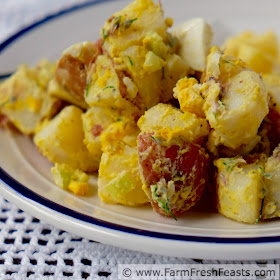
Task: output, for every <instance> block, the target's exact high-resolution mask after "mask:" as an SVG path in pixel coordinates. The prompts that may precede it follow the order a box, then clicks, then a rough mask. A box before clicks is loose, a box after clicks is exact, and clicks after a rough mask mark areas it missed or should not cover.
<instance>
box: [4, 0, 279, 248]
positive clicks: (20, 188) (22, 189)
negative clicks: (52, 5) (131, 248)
mask: <svg viewBox="0 0 280 280" xmlns="http://www.w3.org/2000/svg"><path fill="white" fill-rule="evenodd" d="M109 1H112V0H92V1H89V2H86V3H83V4H78V5H75V6H72V7H70V8H67V9H64V10H61V11H59V12H57V13H54V14H51V15H48V16H46V17H45V18H43V19H41V20H39V21H36V22H35V23H33V24H31V25H29V26H27V27H25V28H23V29H21V30H19V31H18V32H17V33H15V34H13V35H12V36H10V37H9V38H8V39H6V40H5V41H4V42H3V43H1V44H0V54H1V52H2V51H3V50H4V49H5V48H6V47H8V46H9V45H10V44H11V43H13V42H14V41H15V40H16V39H18V38H20V37H21V36H23V35H24V34H25V33H27V32H29V31H31V30H32V29H34V28H36V27H38V26H40V25H42V24H44V23H47V22H49V21H50V20H52V19H55V18H57V17H60V16H63V15H66V14H69V13H72V12H75V11H77V10H80V9H82V8H86V7H88V6H92V5H96V4H99V3H102V2H109ZM10 75H11V73H7V74H3V75H0V79H1V78H7V77H9V76H10ZM0 180H1V181H2V182H3V183H5V184H6V185H8V186H9V187H10V188H12V189H13V190H14V191H16V192H17V193H19V194H20V195H22V196H24V197H26V198H28V199H30V200H32V201H34V202H36V203H38V204H41V205H43V206H45V207H47V208H49V209H52V210H54V211H56V212H58V213H61V214H64V215H66V216H70V217H72V218H74V219H77V220H80V221H83V222H86V223H89V224H93V225H96V226H100V227H103V228H107V229H111V230H115V231H120V232H124V233H129V234H134V235H138V236H143V237H152V238H157V239H168V240H174V241H175V240H176V241H188V242H200V243H218V244H254V243H271V242H279V241H280V236H269V237H246V238H224V237H207V236H206V237H205V236H203V237H201V236H192V235H178V234H169V233H161V232H155V231H148V230H142V229H137V228H132V227H126V226H122V225H118V224H114V223H110V222H106V221H103V220H100V219H97V218H94V217H91V216H88V215H85V214H81V213H79V212H77V211H74V210H72V209H70V208H67V207H65V206H62V205H60V204H57V203H55V202H53V201H51V200H49V199H47V198H45V197H43V196H41V195H39V194H37V193H35V192H33V191H31V190H30V189H28V187H26V186H24V185H23V184H21V183H20V182H18V181H17V180H15V179H14V178H12V177H11V176H10V175H9V174H8V173H7V172H6V171H5V170H4V169H3V168H2V167H0Z"/></svg>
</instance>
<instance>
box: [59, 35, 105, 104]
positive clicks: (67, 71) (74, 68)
mask: <svg viewBox="0 0 280 280" xmlns="http://www.w3.org/2000/svg"><path fill="white" fill-rule="evenodd" d="M101 53H102V49H101V42H100V40H98V41H96V42H95V43H94V44H93V45H92V46H91V48H84V49H83V57H82V59H78V58H76V57H73V56H72V55H70V54H65V55H63V56H62V57H61V58H60V60H59V61H58V65H57V69H56V72H55V79H56V81H57V82H58V83H59V84H60V85H61V86H63V87H64V88H65V89H66V90H68V91H69V92H71V93H72V94H73V95H74V96H76V98H78V99H81V100H83V99H84V92H85V90H86V86H87V69H88V68H89V67H90V66H91V64H93V63H94V62H95V60H96V58H97V56H98V55H100V54H101Z"/></svg>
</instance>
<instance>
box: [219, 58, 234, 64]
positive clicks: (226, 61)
mask: <svg viewBox="0 0 280 280" xmlns="http://www.w3.org/2000/svg"><path fill="white" fill-rule="evenodd" d="M221 60H222V61H223V62H225V63H229V64H231V65H232V66H234V63H233V62H231V61H228V60H225V59H223V58H221Z"/></svg>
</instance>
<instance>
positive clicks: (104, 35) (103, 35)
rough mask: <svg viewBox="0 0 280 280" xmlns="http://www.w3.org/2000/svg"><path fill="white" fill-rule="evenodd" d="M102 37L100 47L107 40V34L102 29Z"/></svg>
mask: <svg viewBox="0 0 280 280" xmlns="http://www.w3.org/2000/svg"><path fill="white" fill-rule="evenodd" d="M102 37H103V42H102V45H101V46H103V45H104V43H105V41H106V40H107V38H108V33H105V30H104V28H102Z"/></svg>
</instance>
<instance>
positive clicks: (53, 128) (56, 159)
mask: <svg viewBox="0 0 280 280" xmlns="http://www.w3.org/2000/svg"><path fill="white" fill-rule="evenodd" d="M83 140H84V131H83V124H82V111H81V110H80V109H79V108H77V107H75V106H68V107H65V108H64V109H63V110H62V111H61V112H60V113H59V114H58V115H57V116H56V117H55V118H53V119H52V120H50V121H48V122H46V123H45V125H44V126H43V127H42V128H41V129H40V130H39V132H37V133H36V134H35V137H34V142H35V144H36V146H37V147H38V148H39V150H40V152H41V153H42V154H43V155H44V156H46V157H47V158H48V159H49V160H50V161H51V162H53V163H65V164H68V165H69V166H70V167H72V168H74V169H80V170H82V171H85V172H92V171H95V170H97V169H98V165H99V159H96V158H95V157H94V156H92V155H91V154H90V153H89V151H88V150H87V148H86V146H85V145H84V143H83Z"/></svg>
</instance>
